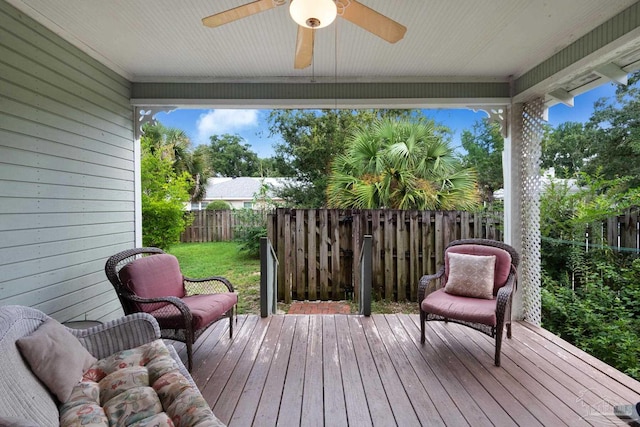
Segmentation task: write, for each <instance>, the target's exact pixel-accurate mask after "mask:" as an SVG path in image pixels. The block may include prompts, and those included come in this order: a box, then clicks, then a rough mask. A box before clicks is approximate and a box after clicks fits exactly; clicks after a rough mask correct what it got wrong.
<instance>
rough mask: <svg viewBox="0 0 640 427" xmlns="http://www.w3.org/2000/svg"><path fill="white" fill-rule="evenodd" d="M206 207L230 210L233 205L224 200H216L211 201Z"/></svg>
mask: <svg viewBox="0 0 640 427" xmlns="http://www.w3.org/2000/svg"><path fill="white" fill-rule="evenodd" d="M206 209H207V210H208V211H228V210H230V209H231V205H230V204H229V203H227V202H225V201H224V200H214V201H212V202H209V204H208V205H207V207H206Z"/></svg>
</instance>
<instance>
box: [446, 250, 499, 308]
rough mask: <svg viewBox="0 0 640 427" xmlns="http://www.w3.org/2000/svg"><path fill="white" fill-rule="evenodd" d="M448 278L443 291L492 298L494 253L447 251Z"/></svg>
mask: <svg viewBox="0 0 640 427" xmlns="http://www.w3.org/2000/svg"><path fill="white" fill-rule="evenodd" d="M447 257H448V258H449V278H448V279H447V284H446V285H445V286H444V291H445V292H447V293H449V294H452V295H460V296H464V297H472V298H485V299H493V278H494V274H495V266H496V256H495V255H488V256H486V255H468V254H458V253H455V252H449V253H447Z"/></svg>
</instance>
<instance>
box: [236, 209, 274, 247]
mask: <svg viewBox="0 0 640 427" xmlns="http://www.w3.org/2000/svg"><path fill="white" fill-rule="evenodd" d="M236 220H237V222H238V224H239V225H236V227H235V239H236V241H237V242H238V243H239V247H238V249H239V250H240V252H243V253H245V254H247V255H249V256H251V257H255V258H258V257H260V238H261V237H266V236H267V221H266V212H264V211H254V210H252V209H241V210H239V211H237V213H236Z"/></svg>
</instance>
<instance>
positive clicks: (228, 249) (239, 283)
mask: <svg viewBox="0 0 640 427" xmlns="http://www.w3.org/2000/svg"><path fill="white" fill-rule="evenodd" d="M167 252H169V253H171V254H173V255H175V256H176V257H177V258H178V261H179V262H180V269H181V270H182V274H184V275H185V276H187V277H192V278H202V277H208V276H223V277H226V278H227V279H229V280H230V281H231V283H232V284H233V286H234V288H235V289H236V291H237V292H238V294H239V295H238V296H239V300H238V313H239V314H260V260H259V259H257V258H251V257H248V256H246V255H244V254H242V253H240V252H238V244H237V243H236V242H210V243H179V244H176V245H174V246H172V247H171V248H170V249H169V250H168V251H167ZM278 308H279V309H280V310H283V311H284V312H286V311H287V310H288V304H286V305H285V304H282V303H278ZM371 311H372V312H373V313H418V304H417V303H416V302H391V301H373V302H372V304H371ZM351 312H352V313H357V312H358V305H357V304H355V303H351Z"/></svg>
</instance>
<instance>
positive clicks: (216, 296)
mask: <svg viewBox="0 0 640 427" xmlns="http://www.w3.org/2000/svg"><path fill="white" fill-rule="evenodd" d="M105 273H106V274H107V278H108V279H109V281H110V282H111V284H112V285H113V287H114V288H115V290H116V293H117V295H118V298H119V299H120V303H121V304H122V308H123V310H124V312H125V314H131V313H139V312H146V313H149V314H151V315H152V316H153V317H154V318H155V319H156V320H157V321H158V324H159V325H160V331H161V335H162V338H165V339H171V340H176V341H181V342H184V343H185V344H186V346H187V358H188V363H187V366H188V368H189V372H191V369H192V367H193V344H194V343H195V341H196V340H197V339H198V337H199V336H200V335H201V334H202V333H203V332H204V331H205V330H206V329H207V328H208V327H209V326H211V325H212V324H214V323H215V322H217V321H218V320H220V319H222V318H224V317H228V318H229V337H230V338H233V312H234V308H235V306H236V304H237V302H238V295H237V294H236V293H235V292H234V289H233V285H232V284H231V283H230V282H229V280H227V279H226V278H224V277H218V276H214V277H207V278H203V279H191V278H187V277H184V276H183V275H182V273H181V271H180V266H179V264H178V260H177V259H176V258H175V257H174V256H173V255H169V254H166V253H165V252H164V251H162V250H161V249H158V248H151V247H146V248H136V249H129V250H126V251H123V252H119V253H117V254H115V255H113V256H111V257H110V258H109V259H108V260H107V263H106V265H105Z"/></svg>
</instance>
